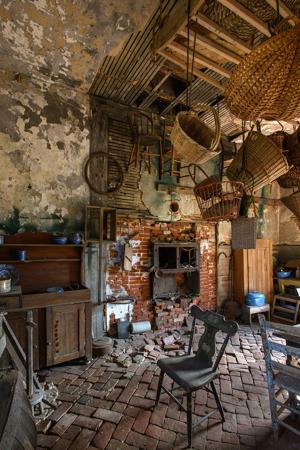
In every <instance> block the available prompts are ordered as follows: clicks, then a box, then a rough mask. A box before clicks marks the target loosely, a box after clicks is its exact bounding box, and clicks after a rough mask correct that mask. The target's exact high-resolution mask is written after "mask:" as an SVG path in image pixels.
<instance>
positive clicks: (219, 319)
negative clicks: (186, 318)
mask: <svg viewBox="0 0 300 450" xmlns="http://www.w3.org/2000/svg"><path fill="white" fill-rule="evenodd" d="M191 316H192V317H193V325H192V332H191V337H190V343H189V350H188V353H189V354H191V351H192V345H193V338H194V334H195V326H196V320H201V321H202V322H203V323H204V326H205V329H204V333H203V335H202V336H201V338H200V341H199V346H198V350H197V353H196V357H197V358H200V359H202V360H205V361H207V362H208V363H209V364H210V365H211V366H212V365H213V357H214V355H215V353H216V341H215V338H216V334H217V333H218V331H222V332H223V333H225V338H224V341H223V344H222V346H221V348H220V350H219V352H218V354H217V355H216V359H215V362H214V365H213V369H214V370H216V369H217V367H218V365H219V363H220V360H221V358H222V356H223V353H224V351H225V348H226V345H227V343H228V341H229V338H230V337H231V336H233V335H234V334H235V333H236V332H237V330H238V328H239V327H238V324H237V323H236V322H234V321H232V320H225V317H224V316H222V315H221V314H218V313H216V312H213V311H204V310H203V309H201V308H200V307H199V306H196V305H193V306H192V308H191Z"/></svg>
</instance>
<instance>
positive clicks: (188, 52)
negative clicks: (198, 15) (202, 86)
mask: <svg viewBox="0 0 300 450" xmlns="http://www.w3.org/2000/svg"><path fill="white" fill-rule="evenodd" d="M190 15H191V0H188V8H187V19H188V23H187V46H186V104H187V106H189V105H190V98H189V93H190V92H189V61H190Z"/></svg>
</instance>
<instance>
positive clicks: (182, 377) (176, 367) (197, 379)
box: [156, 305, 238, 447]
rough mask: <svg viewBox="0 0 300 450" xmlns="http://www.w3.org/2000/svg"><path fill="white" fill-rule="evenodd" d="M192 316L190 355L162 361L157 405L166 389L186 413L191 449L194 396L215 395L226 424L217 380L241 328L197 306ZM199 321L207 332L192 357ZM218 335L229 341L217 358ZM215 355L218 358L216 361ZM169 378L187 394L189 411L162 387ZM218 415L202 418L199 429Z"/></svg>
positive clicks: (193, 307)
mask: <svg viewBox="0 0 300 450" xmlns="http://www.w3.org/2000/svg"><path fill="white" fill-rule="evenodd" d="M191 315H192V317H193V324H192V331H191V336H190V341H189V347H188V355H185V356H178V357H177V356H175V357H171V358H163V359H160V360H159V361H158V365H159V367H160V369H161V373H160V377H159V383H158V389H157V395H156V405H157V404H158V402H159V398H160V394H161V390H162V389H163V391H165V392H166V393H167V394H168V395H169V396H170V397H171V398H172V399H173V400H174V401H175V402H176V403H177V404H178V405H179V406H180V407H181V408H182V409H183V410H184V411H186V413H187V432H188V446H189V447H191V445H192V394H193V392H195V391H197V390H198V389H205V390H206V391H208V392H211V393H212V394H213V395H214V398H215V401H216V404H217V407H218V410H219V412H220V414H221V417H222V422H224V421H225V416H224V411H223V408H222V405H221V402H220V399H219V396H218V394H217V391H216V388H215V385H214V381H213V380H214V379H215V378H216V377H218V376H219V372H218V366H219V363H220V360H221V358H222V355H223V353H224V351H225V348H226V345H227V343H228V341H229V338H230V336H233V335H234V334H235V333H236V332H237V330H238V325H237V324H236V323H235V322H233V321H226V320H225V318H224V317H223V316H221V315H220V314H217V313H215V312H213V311H203V310H202V309H201V308H199V307H198V306H196V305H193V306H192V308H191ZM196 320H201V321H202V322H203V323H204V325H205V331H204V333H203V335H202V336H201V339H200V342H199V347H198V350H197V353H196V354H194V355H192V354H191V353H192V345H193V338H194V333H195V325H196ZM218 331H222V332H223V333H225V338H224V342H223V344H222V346H221V348H220V350H219V351H218V352H217V354H216V344H215V336H216V334H217V332H218ZM215 354H216V357H215V360H214V361H213V358H214V356H215ZM165 374H167V375H168V376H169V377H170V378H172V380H173V381H175V382H176V383H177V384H178V385H179V386H180V387H181V388H183V389H184V391H185V392H186V394H187V407H185V406H184V405H183V404H182V403H180V401H179V400H178V399H177V398H176V397H175V395H174V394H173V393H172V392H170V391H169V390H168V389H167V388H165V387H164V386H163V384H162V383H163V378H164V375H165ZM207 385H210V387H211V389H209V388H208V387H207ZM214 412H215V410H214V411H211V412H210V413H208V414H207V415H206V416H204V417H202V418H201V420H200V421H198V423H197V424H195V425H199V424H200V423H201V422H203V421H204V420H206V419H207V418H208V417H209V416H211V415H212V414H213V413H214Z"/></svg>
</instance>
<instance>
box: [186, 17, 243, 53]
mask: <svg viewBox="0 0 300 450" xmlns="http://www.w3.org/2000/svg"><path fill="white" fill-rule="evenodd" d="M195 18H196V23H198V24H199V25H201V26H202V27H204V28H206V29H207V30H209V31H211V32H212V33H215V34H216V35H217V36H219V37H220V38H222V39H224V41H227V42H229V43H230V44H232V45H234V46H235V47H236V48H238V49H239V50H242V51H243V52H245V53H250V52H251V47H250V46H249V45H247V44H246V43H245V42H244V41H242V40H241V39H239V38H237V37H236V36H234V35H233V34H231V33H229V32H228V31H227V30H225V28H223V27H221V26H220V25H218V24H217V23H215V22H213V21H212V20H211V19H209V18H208V17H206V16H205V15H204V14H201V13H199V12H198V14H197V15H196V16H195Z"/></svg>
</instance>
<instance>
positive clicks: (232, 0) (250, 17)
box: [218, 0, 271, 37]
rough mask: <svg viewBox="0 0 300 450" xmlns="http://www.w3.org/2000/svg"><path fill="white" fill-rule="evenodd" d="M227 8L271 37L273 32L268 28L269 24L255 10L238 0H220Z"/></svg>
mask: <svg viewBox="0 0 300 450" xmlns="http://www.w3.org/2000/svg"><path fill="white" fill-rule="evenodd" d="M218 2H219V3H221V4H222V5H223V6H225V7H226V8H228V9H230V11H232V12H234V13H235V14H236V15H238V16H239V17H241V18H242V19H243V20H245V21H246V22H248V23H249V24H250V25H252V26H253V27H254V28H256V29H257V30H259V31H260V32H261V33H262V34H265V35H266V36H268V37H270V36H271V33H270V30H269V28H268V25H267V24H266V23H265V22H263V21H262V20H261V19H259V18H258V17H257V16H256V15H255V14H253V12H251V11H250V10H249V9H247V8H246V7H245V6H244V5H242V4H241V3H239V2H237V1H236V0H218Z"/></svg>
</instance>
